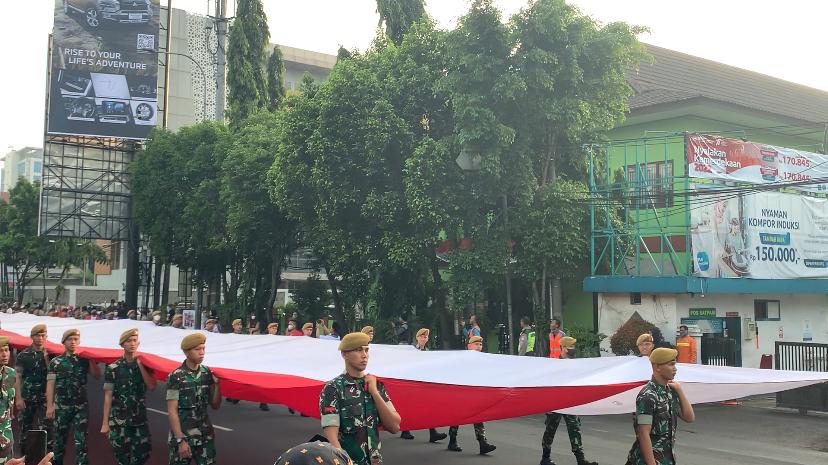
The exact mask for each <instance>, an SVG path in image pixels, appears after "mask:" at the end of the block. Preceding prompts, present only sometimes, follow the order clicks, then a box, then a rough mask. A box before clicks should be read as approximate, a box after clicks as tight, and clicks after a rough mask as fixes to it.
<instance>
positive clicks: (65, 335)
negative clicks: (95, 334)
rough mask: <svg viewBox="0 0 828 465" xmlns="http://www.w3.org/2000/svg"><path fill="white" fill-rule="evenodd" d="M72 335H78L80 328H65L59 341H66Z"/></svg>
mask: <svg viewBox="0 0 828 465" xmlns="http://www.w3.org/2000/svg"><path fill="white" fill-rule="evenodd" d="M72 336H77V337H80V330H78V329H75V328H72V329H67V330H66V331H64V332H63V339H61V340H60V342H61V343H64V342H66V340H67V339H69V338H70V337H72Z"/></svg>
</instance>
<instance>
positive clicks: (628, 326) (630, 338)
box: [610, 313, 655, 355]
mask: <svg viewBox="0 0 828 465" xmlns="http://www.w3.org/2000/svg"><path fill="white" fill-rule="evenodd" d="M654 327H655V325H654V324H652V323H650V322H649V321H647V320H645V319H643V318H641V317H640V316H639V315H638V313H636V314H634V315H633V316H632V317H630V319H629V320H627V322H626V323H624V324H623V325H621V327H620V328H618V331H616V332H615V334H613V335H612V337H610V350H612V353H614V354H615V355H630V354H637V353H638V348H637V347H636V346H635V341H636V340H637V339H638V336H640V335H642V334H644V333H649V332H650V330H651V329H653V328H654Z"/></svg>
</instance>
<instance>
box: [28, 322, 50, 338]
mask: <svg viewBox="0 0 828 465" xmlns="http://www.w3.org/2000/svg"><path fill="white" fill-rule="evenodd" d="M45 332H46V325H44V324H39V325H34V327H32V332H31V333H30V335H31V336H34V335H36V334H40V333H45Z"/></svg>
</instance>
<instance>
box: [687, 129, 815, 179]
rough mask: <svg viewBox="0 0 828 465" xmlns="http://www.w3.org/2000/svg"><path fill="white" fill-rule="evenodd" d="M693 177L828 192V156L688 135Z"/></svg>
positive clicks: (688, 154) (690, 175) (689, 169)
mask: <svg viewBox="0 0 828 465" xmlns="http://www.w3.org/2000/svg"><path fill="white" fill-rule="evenodd" d="M686 147H687V166H688V173H687V174H688V176H689V177H691V178H705V179H718V180H723V181H735V182H746V183H751V184H771V183H775V184H784V183H793V186H792V187H796V188H797V189H802V190H806V191H811V192H828V156H826V155H821V154H818V153H812V152H805V151H802V150H795V149H789V148H785V147H777V146H773V145H766V144H759V143H756V142H746V141H742V140H738V139H728V138H725V137H719V136H710V135H706V134H696V133H689V134H688V135H687V144H686Z"/></svg>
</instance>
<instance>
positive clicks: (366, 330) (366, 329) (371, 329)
mask: <svg viewBox="0 0 828 465" xmlns="http://www.w3.org/2000/svg"><path fill="white" fill-rule="evenodd" d="M373 332H374V327H373V326H365V327H363V328H362V330H361V331H360V333H365V334H368V333H373Z"/></svg>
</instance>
